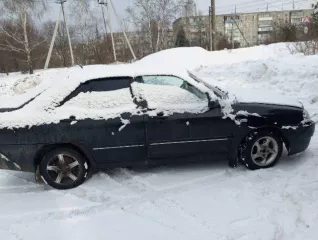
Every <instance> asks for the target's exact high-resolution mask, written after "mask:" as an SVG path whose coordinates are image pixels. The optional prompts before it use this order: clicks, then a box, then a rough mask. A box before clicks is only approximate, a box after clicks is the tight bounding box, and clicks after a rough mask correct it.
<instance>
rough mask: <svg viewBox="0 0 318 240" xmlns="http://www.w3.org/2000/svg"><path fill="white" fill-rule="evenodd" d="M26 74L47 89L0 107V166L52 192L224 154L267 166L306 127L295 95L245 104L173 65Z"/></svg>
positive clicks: (301, 144) (293, 148)
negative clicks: (120, 172)
mask: <svg viewBox="0 0 318 240" xmlns="http://www.w3.org/2000/svg"><path fill="white" fill-rule="evenodd" d="M35 77H36V78H37V79H39V78H41V79H42V81H43V82H45V81H46V85H47V86H50V87H48V88H45V89H44V88H43V90H41V92H40V93H39V92H38V91H34V96H32V92H31V93H30V92H29V93H28V97H29V98H30V99H29V100H24V101H25V102H24V103H23V104H22V103H21V101H18V100H19V99H16V102H18V103H19V104H17V105H14V102H15V100H14V97H13V98H12V104H11V105H10V108H2V110H0V161H1V163H0V165H1V166H2V167H3V168H7V169H11V170H21V171H26V172H37V173H39V175H40V176H41V177H42V179H43V180H44V181H45V182H46V183H47V184H49V185H50V186H52V187H54V188H57V189H69V188H74V187H77V186H79V185H80V184H82V183H83V182H84V181H85V179H87V178H88V177H89V176H91V174H92V173H94V172H96V171H98V170H104V169H109V168H113V167H130V166H137V165H159V164H169V163H185V162H190V161H213V160H216V159H218V160H219V159H224V160H226V161H228V162H229V165H230V166H231V167H236V166H237V164H238V162H240V161H241V162H243V163H244V164H245V165H246V166H247V167H248V168H249V169H252V170H254V169H259V168H269V167H272V166H274V165H275V164H276V163H277V162H278V160H279V159H280V157H281V154H282V151H283V146H284V144H285V146H286V148H287V150H288V154H289V155H293V154H296V153H299V152H302V151H304V150H306V149H307V148H308V146H309V144H310V141H311V137H312V135H313V133H314V131H315V124H314V122H313V121H312V120H310V117H309V116H308V113H307V111H306V110H305V109H304V108H303V106H302V104H301V103H299V102H298V101H295V100H293V99H286V98H283V97H281V96H279V97H278V98H275V97H269V96H268V95H266V96H265V98H263V99H264V101H260V100H257V99H256V100H253V99H252V98H250V97H248V96H249V95H248V93H244V94H242V95H241V96H239V94H238V95H236V94H235V92H234V93H230V92H227V91H226V90H224V89H220V88H218V87H216V86H212V85H210V84H208V83H206V82H204V81H202V80H201V79H199V78H198V77H197V76H195V75H194V74H193V73H190V72H187V71H183V70H177V69H160V67H159V66H158V68H156V69H142V68H141V67H138V66H136V65H134V64H131V65H129V64H127V65H114V66H87V67H84V68H83V69H81V68H76V67H74V68H70V69H58V70H47V71H42V72H41V73H38V74H35ZM30 78H32V76H30ZM40 85H41V84H40ZM250 94H251V96H254V95H255V93H253V92H252V93H250ZM244 96H245V99H244ZM257 96H258V97H260V94H258V95H257ZM282 100H283V101H282ZM0 101H1V96H0Z"/></svg>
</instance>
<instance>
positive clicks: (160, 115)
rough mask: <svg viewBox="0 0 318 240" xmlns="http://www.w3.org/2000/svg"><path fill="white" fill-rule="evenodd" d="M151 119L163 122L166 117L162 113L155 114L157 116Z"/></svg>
mask: <svg viewBox="0 0 318 240" xmlns="http://www.w3.org/2000/svg"><path fill="white" fill-rule="evenodd" d="M153 118H155V119H161V120H163V119H167V118H168V116H165V115H164V114H163V113H157V116H154V117H153Z"/></svg>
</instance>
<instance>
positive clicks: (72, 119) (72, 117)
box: [60, 116, 76, 123]
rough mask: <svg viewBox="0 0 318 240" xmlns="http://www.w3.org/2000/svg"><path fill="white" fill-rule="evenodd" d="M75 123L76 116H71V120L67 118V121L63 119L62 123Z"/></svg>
mask: <svg viewBox="0 0 318 240" xmlns="http://www.w3.org/2000/svg"><path fill="white" fill-rule="evenodd" d="M73 121H76V117H74V116H70V118H66V119H61V120H60V122H66V123H68V122H73Z"/></svg>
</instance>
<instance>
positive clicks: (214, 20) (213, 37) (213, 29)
mask: <svg viewBox="0 0 318 240" xmlns="http://www.w3.org/2000/svg"><path fill="white" fill-rule="evenodd" d="M211 21H212V23H211V27H212V51H216V16H215V0H211Z"/></svg>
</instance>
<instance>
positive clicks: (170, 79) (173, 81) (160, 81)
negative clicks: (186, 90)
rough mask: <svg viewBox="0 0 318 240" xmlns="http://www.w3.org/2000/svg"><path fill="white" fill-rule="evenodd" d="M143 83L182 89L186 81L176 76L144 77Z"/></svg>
mask: <svg viewBox="0 0 318 240" xmlns="http://www.w3.org/2000/svg"><path fill="white" fill-rule="evenodd" d="M142 82H143V83H146V84H154V85H168V86H175V87H181V86H182V84H184V81H183V80H182V79H180V78H177V77H174V76H143V77H142Z"/></svg>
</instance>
